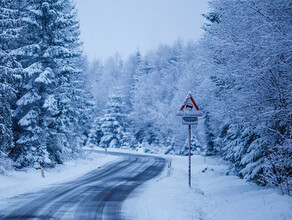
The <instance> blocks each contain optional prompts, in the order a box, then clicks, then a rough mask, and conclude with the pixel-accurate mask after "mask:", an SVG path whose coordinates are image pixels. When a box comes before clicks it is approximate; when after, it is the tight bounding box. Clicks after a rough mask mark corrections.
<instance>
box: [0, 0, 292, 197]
mask: <svg viewBox="0 0 292 220" xmlns="http://www.w3.org/2000/svg"><path fill="white" fill-rule="evenodd" d="M0 11H1V13H0V16H1V19H0V74H1V75H0V102H1V106H0V140H1V142H0V172H1V173H5V170H7V169H13V168H14V169H19V168H23V167H37V166H38V162H39V158H40V157H42V158H44V160H45V162H46V165H47V166H50V167H53V166H54V165H55V164H60V163H63V162H64V161H66V160H70V159H73V158H75V157H78V155H79V153H80V149H81V148H82V147H83V146H88V147H94V146H100V147H104V148H105V147H115V148H132V149H137V148H142V149H144V150H145V151H146V152H153V153H164V154H178V155H184V154H185V153H186V148H187V145H186V138H187V137H186V130H185V129H183V126H182V125H181V121H180V118H179V117H177V116H176V112H177V110H178V108H179V107H180V104H181V103H182V101H183V100H184V98H185V96H186V94H187V93H188V91H191V92H192V94H193V96H194V97H195V100H196V102H197V103H198V105H199V106H200V108H201V110H202V112H203V114H204V117H203V118H202V119H201V120H200V123H199V126H198V127H194V130H195V132H193V133H194V137H193V142H192V145H193V146H192V151H193V153H200V154H204V155H206V156H214V155H216V156H219V157H222V158H223V159H225V160H228V161H230V162H231V164H232V167H231V168H230V171H231V172H234V173H236V174H237V175H239V176H240V177H242V178H245V179H247V180H250V181H254V182H256V183H258V184H262V185H268V186H276V187H278V188H279V189H280V190H281V192H282V193H283V194H291V184H292V141H291V139H292V138H291V130H292V128H291V126H292V125H291V124H292V123H291V121H292V111H291V109H292V106H291V104H292V100H291V99H292V98H291V94H292V83H291V81H292V74H291V70H292V65H291V64H292V60H291V59H292V44H291V39H292V25H291V23H292V16H291V15H292V2H291V1H287V0H277V1H268V0H261V1H260V0H247V1H242V0H233V1H230V0H212V1H210V12H209V13H207V14H204V15H203V16H204V17H205V18H206V23H205V25H204V26H203V27H202V28H203V29H204V30H205V33H204V35H203V37H202V39H201V40H200V41H198V42H187V43H184V42H182V41H177V42H176V43H175V44H173V45H171V46H170V45H161V46H160V47H159V48H157V50H155V51H152V52H149V53H147V54H141V53H140V52H139V50H137V51H136V52H134V53H133V54H132V55H130V56H129V57H128V58H127V59H125V60H123V59H122V58H121V57H120V56H119V55H118V54H116V55H114V56H112V57H111V58H108V59H107V60H105V61H100V60H96V61H93V62H89V61H88V60H87V59H86V57H85V56H84V55H83V54H82V43H81V41H80V39H79V37H80V30H79V29H80V27H79V22H78V19H77V12H76V9H75V7H74V4H73V2H72V1H71V0H34V1H31V0H14V1H12V0H1V1H0Z"/></svg>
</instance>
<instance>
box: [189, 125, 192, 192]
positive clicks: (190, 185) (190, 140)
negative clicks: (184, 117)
mask: <svg viewBox="0 0 292 220" xmlns="http://www.w3.org/2000/svg"><path fill="white" fill-rule="evenodd" d="M191 135H192V127H191V125H189V187H190V188H191V187H192V183H191V163H192V160H191V148H192V138H191Z"/></svg>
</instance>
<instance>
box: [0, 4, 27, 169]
mask: <svg viewBox="0 0 292 220" xmlns="http://www.w3.org/2000/svg"><path fill="white" fill-rule="evenodd" d="M18 3H19V1H0V161H1V162H0V173H2V172H4V169H5V168H8V167H9V164H11V161H10V160H9V159H8V158H7V155H8V153H9V151H10V149H11V148H13V146H14V143H13V131H12V120H13V119H12V116H13V109H12V103H13V101H14V99H15V91H16V88H15V83H16V82H17V81H18V79H19V78H20V72H21V65H20V63H19V62H17V60H16V59H15V58H14V57H13V56H12V55H11V53H12V52H13V51H14V50H16V49H17V48H18V47H19V46H20V44H19V39H20V32H21V28H22V26H21V25H20V24H21V15H22V14H21V12H19V10H18V9H19V8H18V6H19V4H18Z"/></svg>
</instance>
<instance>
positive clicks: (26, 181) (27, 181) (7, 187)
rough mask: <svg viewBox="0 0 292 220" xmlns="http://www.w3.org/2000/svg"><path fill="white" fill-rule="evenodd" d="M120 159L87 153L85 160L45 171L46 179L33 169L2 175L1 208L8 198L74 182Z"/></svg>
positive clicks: (0, 181) (0, 187) (0, 185)
mask: <svg viewBox="0 0 292 220" xmlns="http://www.w3.org/2000/svg"><path fill="white" fill-rule="evenodd" d="M118 159H119V157H117V156H112V155H107V156H105V155H103V154H98V153H96V152H85V153H84V158H83V159H78V160H76V161H71V162H66V163H65V164H64V165H58V166H57V167H56V168H55V169H49V170H45V178H42V177H41V171H40V170H35V169H32V168H31V169H28V170H26V171H22V172H19V171H18V172H16V171H13V172H10V173H8V174H7V175H0V207H3V206H4V205H5V204H6V202H7V199H8V198H11V197H14V196H18V195H20V194H24V193H29V192H37V191H39V190H41V189H44V188H47V187H51V186H52V184H58V183H63V182H67V181H70V180H73V179H75V178H77V177H79V176H82V175H84V174H86V173H88V172H90V171H91V170H94V169H96V168H98V167H101V166H103V165H104V164H106V163H108V162H110V161H113V160H118Z"/></svg>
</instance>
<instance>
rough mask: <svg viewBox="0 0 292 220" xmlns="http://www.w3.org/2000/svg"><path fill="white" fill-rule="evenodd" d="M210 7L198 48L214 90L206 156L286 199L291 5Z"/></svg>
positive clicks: (253, 3) (218, 4) (230, 3)
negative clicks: (281, 188)
mask: <svg viewBox="0 0 292 220" xmlns="http://www.w3.org/2000/svg"><path fill="white" fill-rule="evenodd" d="M210 6H211V12H210V13H209V14H207V15H205V17H206V18H207V19H208V20H209V23H208V24H206V26H205V29H206V34H205V37H204V39H203V42H202V44H203V45H204V47H205V51H206V53H207V56H206V58H207V59H208V60H209V61H210V63H209V66H208V68H209V69H210V73H211V74H210V75H211V79H212V81H213V82H214V84H215V85H216V87H215V88H214V93H213V97H212V99H214V102H213V103H209V104H208V107H207V108H208V112H209V113H208V120H209V122H208V123H209V125H208V130H209V133H210V134H213V135H215V136H217V138H216V139H213V141H212V144H211V145H210V149H209V150H210V152H219V153H220V154H221V155H222V156H223V157H224V158H225V159H228V160H230V161H232V162H233V163H234V164H235V168H236V171H237V172H238V173H239V174H240V175H241V176H242V177H244V178H247V179H249V180H254V181H257V182H260V183H263V184H272V185H285V186H286V189H285V193H287V192H289V190H288V188H290V190H291V178H292V176H291V169H292V164H291V162H290V163H289V162H284V161H289V160H290V161H291V157H292V154H291V121H292V113H291V109H292V106H291V104H292V100H291V91H292V84H291V81H292V74H291V70H292V65H291V64H292V62H291V49H292V47H291V45H292V44H291V38H292V27H291V14H292V3H291V1H285V0H279V1H259V0H258V1H257V0H256V1H240V0H236V1H229V0H220V1H217V0H214V1H211V3H210ZM215 110H216V111H217V112H216V111H215ZM218 113H220V114H218ZM211 120H212V121H213V124H211V123H210V121H211ZM281 160H284V161H283V162H280V161H281ZM275 179H276V181H275ZM288 179H289V180H288Z"/></svg>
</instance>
